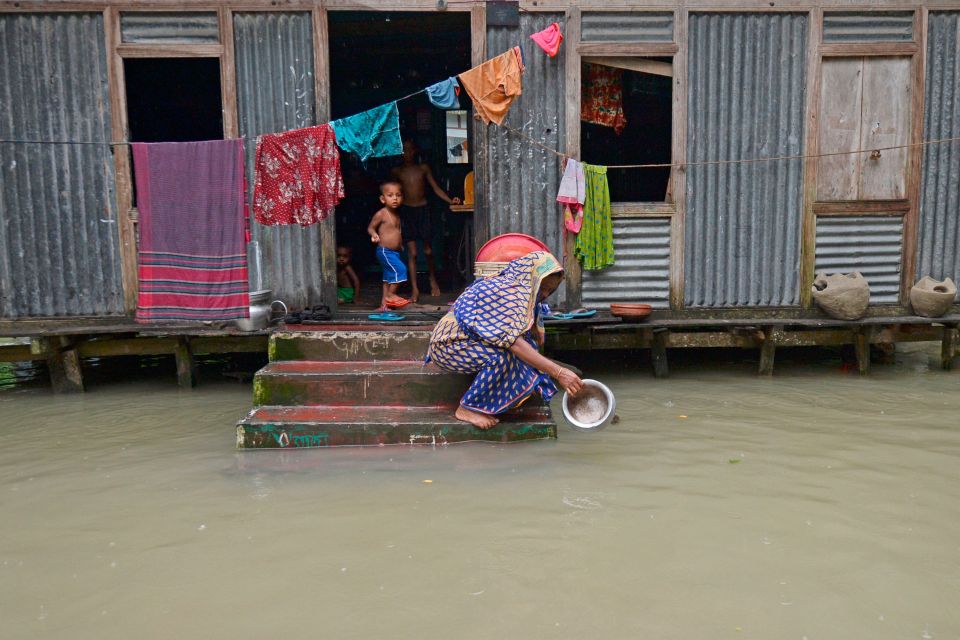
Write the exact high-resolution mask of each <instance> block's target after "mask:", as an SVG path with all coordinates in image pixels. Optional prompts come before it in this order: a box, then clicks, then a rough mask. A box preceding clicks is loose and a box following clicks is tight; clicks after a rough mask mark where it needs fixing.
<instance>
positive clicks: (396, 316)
mask: <svg viewBox="0 0 960 640" xmlns="http://www.w3.org/2000/svg"><path fill="white" fill-rule="evenodd" d="M367 318H369V319H370V320H380V321H382V322H396V321H398V320H403V319H404V318H406V316H405V315H403V314H400V313H393V312H392V311H387V312H385V313H371V314H370V315H368V316H367Z"/></svg>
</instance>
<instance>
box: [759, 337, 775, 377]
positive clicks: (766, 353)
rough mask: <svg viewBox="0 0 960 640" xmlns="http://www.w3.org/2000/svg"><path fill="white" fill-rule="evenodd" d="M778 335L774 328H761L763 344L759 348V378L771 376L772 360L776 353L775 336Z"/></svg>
mask: <svg viewBox="0 0 960 640" xmlns="http://www.w3.org/2000/svg"><path fill="white" fill-rule="evenodd" d="M778 333H779V330H778V328H776V327H764V328H763V344H762V345H761V346H760V370H759V374H760V375H761V376H772V375H773V359H774V355H775V354H776V351H777V340H776V335H777V334H778Z"/></svg>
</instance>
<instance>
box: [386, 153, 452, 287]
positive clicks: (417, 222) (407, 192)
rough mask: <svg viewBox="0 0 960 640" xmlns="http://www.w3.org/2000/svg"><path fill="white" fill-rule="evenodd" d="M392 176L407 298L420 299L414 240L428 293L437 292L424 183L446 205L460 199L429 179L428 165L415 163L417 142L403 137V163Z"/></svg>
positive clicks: (428, 209) (431, 176)
mask: <svg viewBox="0 0 960 640" xmlns="http://www.w3.org/2000/svg"><path fill="white" fill-rule="evenodd" d="M393 176H394V177H395V178H396V179H397V180H399V181H400V184H401V185H403V205H401V207H400V220H401V221H402V224H403V239H404V240H405V241H406V243H407V265H408V266H409V270H410V284H411V285H412V289H413V290H412V295H411V300H412V301H413V302H417V300H419V299H420V289H419V288H418V287H417V240H419V241H420V242H422V243H423V254H424V255H425V256H426V258H427V271H428V273H429V276H430V295H431V296H433V297H436V296H439V295H440V285H439V284H437V273H436V269H435V267H434V265H433V244H432V242H433V238H432V236H433V228H432V225H431V224H430V207H429V206H428V204H427V192H426V191H427V190H426V187H427V185H430V188H431V189H433V192H434V193H435V194H437V197H438V198H440V199H441V200H443V201H444V202H446V203H447V204H460V198H451V197H450V196H448V195H447V192H446V191H444V190H443V189H441V188H440V185H438V184H437V181H436V180H434V179H433V172H432V171H430V165H428V164H426V163H424V162H417V143H416V142H414V141H413V140H410V139H407V140H405V141H404V142H403V164H402V165H400V166H399V167H396V168H395V169H394V170H393Z"/></svg>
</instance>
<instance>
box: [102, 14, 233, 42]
mask: <svg viewBox="0 0 960 640" xmlns="http://www.w3.org/2000/svg"><path fill="white" fill-rule="evenodd" d="M120 39H121V41H123V42H125V43H134V42H135V43H139V44H171V43H183V44H216V43H218V42H220V23H219V21H218V19H217V13H216V11H204V12H192V11H180V12H161V11H125V12H123V13H121V14H120Z"/></svg>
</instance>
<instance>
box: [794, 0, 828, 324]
mask: <svg viewBox="0 0 960 640" xmlns="http://www.w3.org/2000/svg"><path fill="white" fill-rule="evenodd" d="M809 23H810V34H809V36H808V40H807V102H806V105H805V108H806V121H807V130H806V134H805V135H806V140H805V143H804V148H805V149H806V151H805V153H806V154H807V155H808V157H807V159H806V160H804V163H803V218H802V221H801V225H802V228H801V232H800V307H801V308H803V309H812V308H813V292H812V287H813V278H814V273H813V271H814V267H815V262H816V247H817V218H816V214H815V212H814V203H815V202H816V200H817V167H818V166H819V164H818V161H817V158H814V157H813V156H815V155H817V153H818V149H819V140H820V91H821V88H820V85H821V82H820V74H821V70H820V67H821V64H820V54H819V53H818V50H817V45H818V44H819V42H820V38H821V30H822V26H823V11H821V10H819V9H814V10H812V11H810V14H809Z"/></svg>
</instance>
